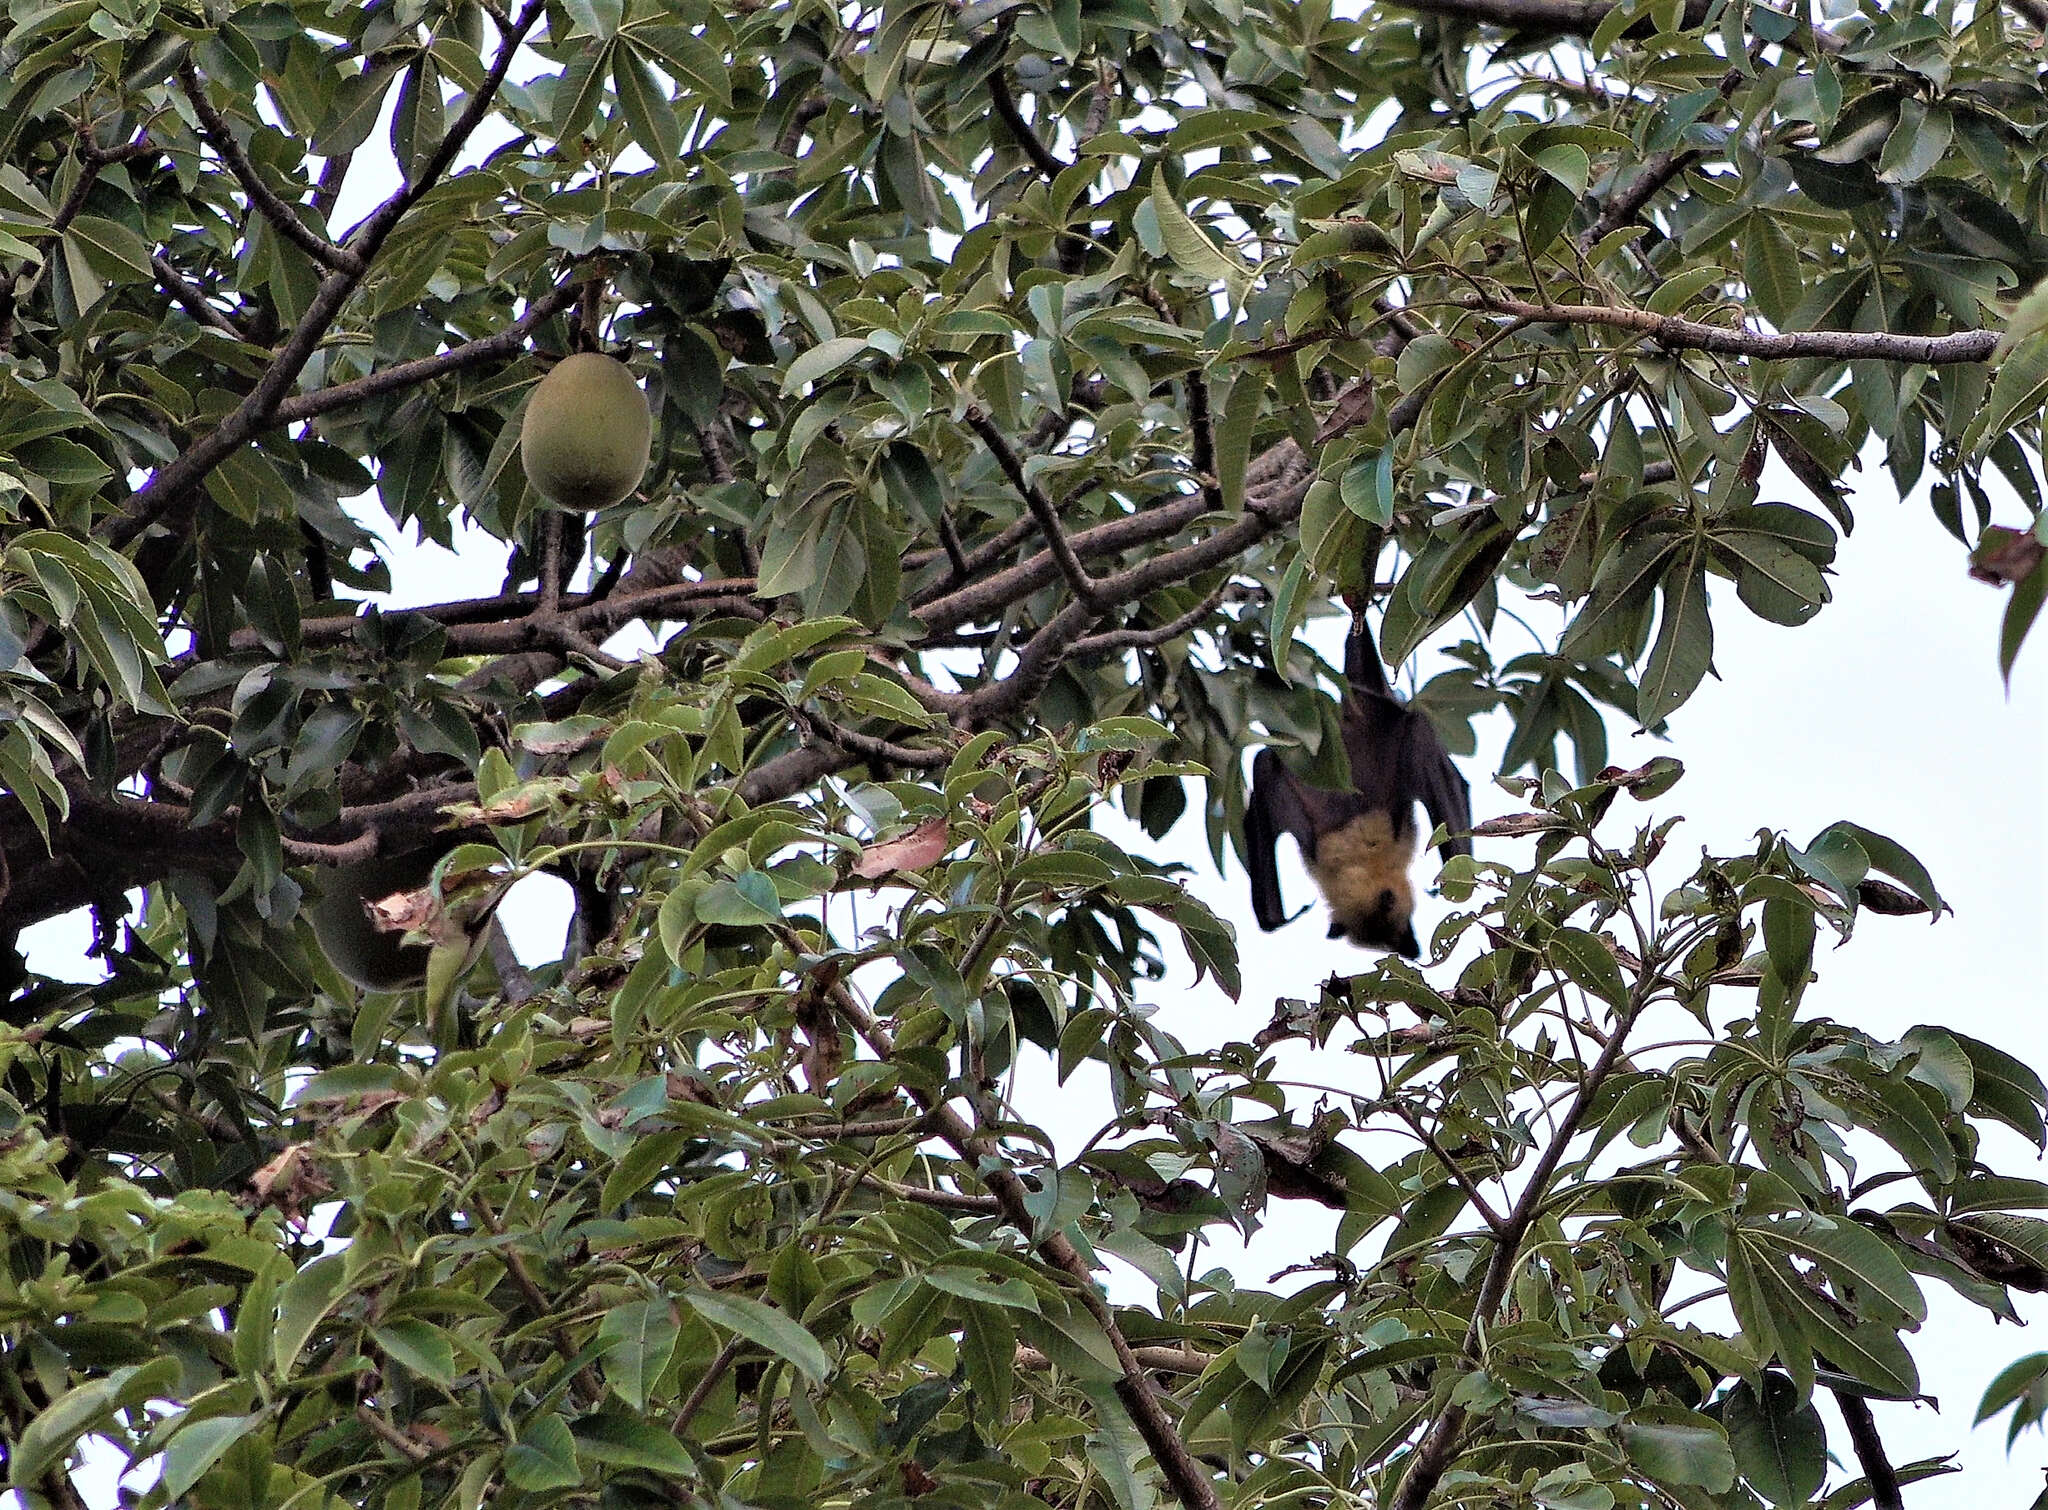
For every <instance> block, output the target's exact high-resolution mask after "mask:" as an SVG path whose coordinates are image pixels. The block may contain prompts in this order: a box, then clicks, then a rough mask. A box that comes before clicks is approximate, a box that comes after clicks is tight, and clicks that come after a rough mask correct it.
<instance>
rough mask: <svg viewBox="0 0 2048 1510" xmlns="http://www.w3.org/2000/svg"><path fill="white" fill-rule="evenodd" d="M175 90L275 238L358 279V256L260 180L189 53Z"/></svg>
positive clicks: (181, 65)
mask: <svg viewBox="0 0 2048 1510" xmlns="http://www.w3.org/2000/svg"><path fill="white" fill-rule="evenodd" d="M178 87H179V88H180V89H182V90H184V92H185V98H186V99H187V100H189V101H190V102H191V104H192V113H193V114H194V115H196V116H198V117H199V134H200V135H201V136H203V137H205V138H206V143H207V145H208V146H210V147H212V148H213V150H214V151H215V152H216V153H218V154H219V156H220V160H221V161H222V162H224V163H226V164H227V168H228V171H229V172H230V173H232V174H234V176H235V181H236V182H237V183H239V184H240V185H241V186H242V192H243V193H244V194H246V195H248V196H249V203H250V205H251V206H252V207H254V209H255V210H256V213H257V214H259V215H261V216H262V217H263V218H264V219H265V220H266V221H268V222H269V223H270V225H271V226H272V227H273V228H274V229H275V230H276V231H277V233H278V235H280V236H282V237H284V239H285V240H287V241H289V242H290V243H291V244H292V245H293V246H295V247H297V248H298V249H299V250H300V251H302V252H304V253H305V254H306V255H307V256H308V257H311V258H312V259H313V260H314V261H315V262H317V263H319V264H320V265H321V266H322V267H324V268H326V269H327V270H328V271H329V272H333V273H350V274H352V275H354V276H355V277H357V278H361V277H362V276H363V274H364V272H366V271H367V269H366V268H364V266H363V265H362V259H361V258H360V257H358V256H357V255H356V254H355V253H354V252H351V251H349V250H347V249H346V248H344V247H339V246H336V245H335V244H334V243H333V242H331V241H329V240H328V239H327V238H326V237H325V236H322V235H320V234H319V233H318V232H316V231H314V230H313V229H312V227H310V226H308V225H307V224H306V223H305V221H303V220H301V219H299V216H298V212H297V211H296V210H294V209H293V208H292V207H291V206H290V205H289V204H287V203H285V201H284V199H283V198H282V197H281V196H280V195H279V194H278V193H277V191H276V190H274V189H272V188H271V187H270V185H269V184H267V183H265V182H264V181H263V175H262V174H261V173H259V172H258V171H257V170H256V164H254V163H253V162H251V161H250V160H249V154H248V153H246V152H244V151H243V150H242V144H241V143H240V142H238V141H236V140H235V133H234V128H233V127H232V126H230V125H229V124H228V122H227V120H226V118H225V117H224V116H222V115H221V113H220V112H219V111H218V110H216V109H214V108H213V101H211V100H209V99H208V98H207V97H206V83H205V81H204V80H203V79H201V78H200V77H199V70H198V69H197V68H196V67H195V66H193V63H192V57H191V54H189V53H187V54H186V55H185V57H184V58H183V59H182V60H181V61H180V62H179V64H178Z"/></svg>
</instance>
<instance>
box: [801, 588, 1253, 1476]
mask: <svg viewBox="0 0 2048 1510" xmlns="http://www.w3.org/2000/svg"><path fill="white" fill-rule="evenodd" d="M1070 611H1071V610H1070ZM830 996H831V1000H832V1004H833V1006H834V1008H835V1009H836V1010H837V1011H838V1012H839V1014H840V1015H841V1016H842V1017H844V1018H845V1019H846V1020H847V1021H848V1022H849V1023H850V1024H851V1025H852V1026H853V1028H854V1031H856V1032H857V1033H859V1034H860V1036H861V1037H862V1038H864V1039H865V1040H867V1043H868V1046H869V1047H870V1048H872V1049H873V1050H874V1051H875V1053H876V1055H877V1056H878V1057H880V1058H882V1059H890V1058H893V1057H894V1056H895V1052H896V1045H895V1041H894V1040H893V1039H892V1038H891V1037H890V1035H889V1032H888V1030H887V1029H886V1028H884V1027H883V1026H882V1025H881V1023H880V1022H878V1021H876V1019H875V1018H874V1016H873V1015H872V1014H871V1013H869V1011H868V1010H867V1009H866V1008H865V1007H863V1006H862V1005H861V1004H860V1003H859V1002H858V1001H856V1000H855V999H854V997H853V993H852V992H850V991H848V990H847V989H846V987H845V986H844V985H840V984H835V985H834V986H833V987H832V988H831V991H830ZM908 1089H909V1090H910V1093H911V1095H912V1096H913V1097H914V1098H915V1099H916V1100H917V1102H918V1104H919V1105H920V1106H923V1107H924V1108H925V1110H926V1111H927V1112H929V1113H930V1114H931V1118H932V1124H933V1128H934V1130H935V1131H936V1132H937V1133H938V1135H939V1136H940V1137H941V1138H943V1139H945V1141H946V1142H947V1143H948V1144H949V1145H950V1146H951V1147H952V1149H953V1151H954V1153H955V1154H956V1155H958V1157H959V1158H960V1159H961V1160H962V1161H963V1162H965V1163H966V1164H967V1165H968V1166H969V1167H970V1168H972V1169H973V1170H974V1171H975V1172H976V1175H977V1177H978V1178H979V1179H980V1180H981V1182H982V1184H983V1185H984V1186H986V1187H987V1189H988V1191H989V1193H990V1194H991V1195H993V1196H994V1197H995V1198H996V1199H997V1200H998V1201H1000V1202H1001V1203H1002V1207H1003V1215H1004V1217H1005V1218H1006V1219H1007V1220H1008V1221H1009V1223H1010V1225H1011V1226H1013V1227H1015V1228H1016V1229H1017V1230H1018V1232H1020V1233H1022V1234H1023V1235H1024V1237H1025V1239H1026V1240H1027V1241H1028V1242H1030V1243H1031V1244H1032V1246H1033V1247H1035V1248H1036V1249H1037V1250H1038V1254H1039V1256H1040V1257H1041V1258H1043V1259H1044V1260H1045V1261H1046V1262H1047V1263H1048V1264H1050V1265H1051V1266H1052V1267H1053V1268H1055V1269H1057V1270H1058V1271H1059V1272H1061V1273H1062V1274H1064V1275H1066V1276H1067V1277H1068V1278H1069V1279H1071V1280H1072V1281H1073V1285H1074V1290H1073V1294H1074V1298H1075V1299H1076V1300H1077V1301H1079V1302H1080V1304H1081V1305H1082V1306H1083V1307H1085V1308H1086V1309H1087V1311H1088V1313H1089V1315H1091V1316H1093V1317H1094V1318H1095V1321H1096V1324H1097V1325H1098V1326H1100V1327H1101V1328H1102V1331H1103V1334H1104V1335H1105V1336H1106V1337H1107V1338H1108V1339H1109V1345H1110V1347H1111V1348H1112V1349H1113V1350H1114V1351H1115V1353H1116V1359H1117V1365H1118V1367H1119V1368H1120V1369H1121V1371H1122V1373H1123V1377H1122V1379H1120V1380H1119V1381H1118V1382H1117V1386H1116V1392H1117V1397H1118V1398H1119V1399H1121V1400H1122V1401H1123V1403H1124V1408H1125V1409H1126V1410H1128V1411H1129V1412H1130V1413H1131V1423H1132V1424H1133V1425H1134V1426H1136V1427H1137V1429H1138V1435H1139V1436H1140V1437H1142V1438H1143V1439H1144V1442H1145V1445H1146V1446H1147V1447H1149V1448H1150V1449H1151V1450H1152V1458H1153V1461H1154V1462H1156V1463H1158V1465H1159V1468H1160V1471H1161V1472H1162V1473H1164V1474H1165V1475H1166V1480H1167V1483H1168V1484H1170V1485H1171V1486H1172V1488H1173V1493H1174V1496H1175V1498H1177V1499H1178V1500H1179V1501H1180V1502H1181V1504H1182V1506H1184V1507H1185V1510H1221V1502H1220V1501H1219V1500H1218V1499H1217V1497H1216V1486H1215V1483H1214V1481H1213V1480H1212V1478H1211V1477H1210V1475H1209V1473H1208V1471H1207V1470H1206V1469H1204V1468H1203V1467H1202V1465H1201V1464H1199V1463H1197V1462H1196V1461H1195V1459H1194V1455H1193V1454H1192V1453H1190V1452H1189V1451H1188V1449H1187V1444H1186V1443H1185V1442H1183V1441H1182V1440H1181V1439H1180V1434H1179V1432H1177V1431H1176V1430H1175V1429H1174V1425H1173V1421H1172V1419H1171V1418H1170V1417H1169V1416H1168V1415H1167V1414H1166V1410H1165V1407H1163V1406H1162V1405H1161V1404H1160V1403H1159V1400H1158V1397H1157V1396H1155V1395H1154V1394H1153V1393H1152V1384H1151V1380H1149V1379H1148V1378H1147V1377H1146V1367H1145V1364H1144V1363H1143V1362H1142V1361H1140V1359H1139V1358H1138V1356H1137V1354H1136V1353H1135V1352H1133V1351H1132V1349H1131V1345H1130V1343H1129V1342H1128V1341H1126V1340H1125V1338H1124V1334H1123V1330H1122V1328H1120V1327H1119V1326H1118V1325H1117V1321H1116V1313H1115V1312H1114V1311H1112V1310H1111V1309H1110V1305H1109V1302H1108V1300H1107V1299H1106V1298H1105V1297H1104V1296H1103V1293H1102V1290H1101V1287H1100V1286H1098V1285H1097V1284H1096V1282H1095V1276H1094V1274H1093V1273H1092V1272H1091V1271H1090V1269H1089V1267H1088V1263H1087V1260H1085V1259H1083V1258H1082V1257H1081V1254H1080V1251H1079V1250H1078V1249H1076V1248H1075V1247H1074V1245H1073V1243H1072V1242H1070V1241H1069V1240H1068V1239H1067V1237H1066V1235H1065V1234H1064V1233H1061V1232H1053V1233H1049V1234H1047V1235H1045V1236H1044V1237H1039V1236H1037V1235H1036V1233H1037V1226H1036V1224H1035V1223H1034V1222H1033V1221H1032V1218H1031V1207H1030V1204H1029V1201H1028V1192H1027V1191H1026V1190H1025V1188H1024V1182H1023V1181H1022V1180H1021V1179H1019V1178H1018V1177H1017V1173H1016V1171H1015V1170H1014V1169H1013V1168H1012V1167H1011V1165H1010V1162H1009V1159H1008V1158H1007V1157H1006V1156H1005V1155H1004V1153H1003V1151H1002V1148H1001V1147H1000V1145H998V1144H997V1143H996V1141H995V1140H994V1139H993V1138H990V1137H988V1136H987V1135H986V1134H984V1133H982V1132H979V1131H977V1130H976V1129H975V1128H974V1127H973V1126H971V1125H970V1124H969V1123H968V1122H967V1120H966V1119H965V1118H964V1117H962V1116H961V1115H960V1114H959V1113H958V1112H957V1111H955V1110H954V1109H953V1108H952V1106H951V1105H950V1104H949V1103H947V1102H946V1101H945V1100H944V1099H943V1098H942V1097H941V1096H940V1095H939V1093H938V1092H937V1091H936V1090H934V1089H932V1088H930V1087H929V1086H927V1085H925V1084H924V1083H923V1082H921V1081H918V1082H915V1083H913V1084H911V1085H910V1086H909V1087H908Z"/></svg>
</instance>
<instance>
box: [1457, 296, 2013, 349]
mask: <svg viewBox="0 0 2048 1510" xmlns="http://www.w3.org/2000/svg"><path fill="white" fill-rule="evenodd" d="M1454 302H1456V303H1459V304H1461V305H1463V306H1464V307H1465V308H1467V309H1480V310H1489V311H1492V312H1493V313H1496V314H1504V315H1511V316H1513V317H1514V318H1516V319H1518V320H1521V321H1524V322H1525V323H1527V324H1531V325H1543V324H1558V325H1599V326H1606V327H1609V328H1611V329H1615V330H1627V331H1633V332H1634V333H1636V334H1637V335H1642V336H1647V337H1649V338H1650V339H1651V340H1654V341H1657V342H1658V343H1660V344H1661V345H1664V346H1677V347H1686V348H1689V349H1691V350H1695V351H1720V352H1727V353H1729V354H1731V355H1734V356H1748V357H1769V358H1772V359H1784V358H1788V357H1825V358H1828V359H1830V360H1834V361H1842V362H1848V361H1858V360H1870V359H1874V360H1878V361H1889V362H1922V363H1925V364H1927V365H1929V366H1941V365H1946V364H1954V363H1961V362H1982V361H1984V360H1986V359H1987V358H1989V357H1990V355H1991V351H1992V348H1993V347H1995V346H1996V345H1997V344H1998V332H1997V331H1995V330H1959V331H1956V332H1955V333H1954V334H1952V335H1945V336H1906V335H1895V334H1893V333H1892V332H1890V331H1885V330H1791V331H1785V332H1783V333H1782V334H1776V335H1773V334H1770V333H1768V332H1765V331H1759V330H1746V329H1743V328H1741V327H1738V326H1728V325H1708V324H1707V323H1705V322H1704V321H1701V320H1687V319H1682V318H1681V317H1679V316H1677V315H1659V314H1652V313H1651V312H1650V311H1649V310H1647V309H1628V308H1624V307H1622V306H1619V305H1612V304H1531V303H1529V302H1528V301H1527V300H1524V299H1511V298H1508V297H1506V296H1504V295H1498V296H1497V295H1493V294H1466V295H1463V296H1461V297H1460V298H1459V299H1457V300H1456V301H1454Z"/></svg>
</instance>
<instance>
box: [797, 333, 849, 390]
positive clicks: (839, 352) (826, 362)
mask: <svg viewBox="0 0 2048 1510" xmlns="http://www.w3.org/2000/svg"><path fill="white" fill-rule="evenodd" d="M869 349H870V347H869V346H868V339H867V337H866V336H834V337H833V338H832V339H831V340H829V341H820V342H819V343H818V344H817V345H815V346H813V347H812V348H811V349H810V350H809V351H807V352H805V353H804V354H803V355H802V356H800V357H798V358H797V359H796V360H795V361H793V362H791V363H790V364H789V371H787V372H785V373H784V374H783V375H782V392H783V394H784V396H787V395H789V394H792V393H801V392H802V391H803V390H804V388H805V387H806V386H808V385H809V384H811V383H815V382H818V381H820V380H821V379H823V378H827V377H830V376H831V375H832V374H833V373H835V372H837V371H838V370H839V369H840V368H842V367H844V366H845V365H846V364H847V363H848V362H850V361H852V360H853V359H854V358H855V357H857V356H859V355H860V354H861V353H862V352H864V351H867V350H869Z"/></svg>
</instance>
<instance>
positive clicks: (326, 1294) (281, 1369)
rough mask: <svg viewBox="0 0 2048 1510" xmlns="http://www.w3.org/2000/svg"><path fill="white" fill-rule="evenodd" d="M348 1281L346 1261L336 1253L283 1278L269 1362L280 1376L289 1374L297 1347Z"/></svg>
mask: <svg viewBox="0 0 2048 1510" xmlns="http://www.w3.org/2000/svg"><path fill="white" fill-rule="evenodd" d="M347 1282H348V1268H347V1264H346V1261H345V1260H344V1258H343V1256H342V1255H341V1254H339V1253H330V1254H328V1255H326V1256H325V1257H324V1258H316V1259H314V1260H313V1261H312V1262H311V1263H310V1264H307V1265H306V1267H305V1268H303V1269H301V1270H299V1272H298V1273H296V1274H294V1275H293V1276H292V1277H291V1278H290V1279H288V1280H287V1281H285V1285H284V1289H283V1290H282V1291H281V1292H280V1294H279V1296H278V1306H277V1330H276V1332H275V1333H273V1334H272V1336H271V1343H270V1345H271V1361H272V1363H273V1364H274V1365H275V1367H276V1369H277V1372H278V1374H279V1375H280V1376H286V1375H289V1374H290V1373H291V1371H292V1365H293V1364H294V1363H296V1362H297V1361H298V1357H299V1350H300V1349H301V1348H303V1347H304V1346H305V1345H306V1342H307V1339H309V1338H310V1337H311V1336H312V1335H313V1329H314V1328H315V1327H317V1326H318V1325H320V1322H321V1320H322V1318H324V1317H325V1316H326V1315H327V1313H328V1312H329V1311H330V1310H332V1309H333V1307H334V1303H335V1302H336V1301H337V1300H339V1299H340V1298H341V1292H342V1289H343V1287H344V1286H345V1285H346V1284H347Z"/></svg>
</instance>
